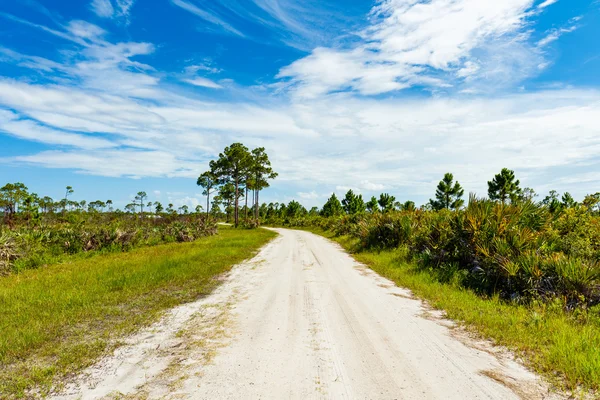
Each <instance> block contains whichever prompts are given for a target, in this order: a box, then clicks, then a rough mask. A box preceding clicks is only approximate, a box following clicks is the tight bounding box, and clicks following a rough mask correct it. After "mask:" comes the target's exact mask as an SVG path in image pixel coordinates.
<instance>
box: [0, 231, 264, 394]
mask: <svg viewBox="0 0 600 400" xmlns="http://www.w3.org/2000/svg"><path fill="white" fill-rule="evenodd" d="M273 236H275V234H274V233H272V232H270V231H266V230H264V229H258V230H246V231H242V230H234V229H229V228H226V227H224V228H222V229H220V234H219V235H217V236H211V237H205V238H201V239H199V240H197V241H195V242H190V243H180V244H176V243H174V244H165V245H157V246H153V247H145V248H139V249H134V250H132V251H130V252H128V253H113V254H104V255H97V256H94V257H89V258H86V259H74V260H71V261H66V262H63V263H60V264H56V265H50V266H47V267H46V268H40V269H35V270H25V271H22V272H21V273H19V274H14V275H10V276H7V277H4V278H0V309H1V310H2V313H0V398H11V397H21V396H25V395H26V392H27V390H28V389H30V388H32V387H42V388H43V389H45V390H47V389H48V388H49V387H50V386H51V384H52V383H53V382H55V381H56V379H58V378H61V377H64V376H66V375H68V374H72V373H75V372H77V371H79V370H81V369H82V368H84V367H86V366H88V365H90V364H91V363H92V362H93V361H94V360H95V359H97V358H98V357H99V356H100V355H102V354H105V353H106V352H107V351H108V350H110V349H111V348H112V346H114V345H115V340H116V339H117V338H119V337H120V336H122V335H126V334H129V333H131V332H133V331H135V330H136V329H138V328H140V327H141V326H144V325H147V324H149V323H151V322H153V321H155V320H156V319H157V318H158V317H159V316H160V315H161V313H162V312H163V311H164V310H166V309H168V308H170V307H173V306H175V305H177V304H180V303H183V302H188V301H192V300H194V299H197V298H198V297H200V296H203V295H206V294H208V293H210V291H211V290H212V289H213V287H214V286H215V285H216V284H217V281H216V280H215V279H214V278H215V277H216V276H217V275H219V274H221V273H223V272H226V271H227V270H229V269H230V268H231V266H232V265H234V264H236V263H238V262H240V261H242V260H244V259H246V258H248V257H250V256H251V255H252V254H253V253H254V252H255V251H256V250H257V249H258V248H259V247H260V246H261V245H263V244H264V243H266V242H267V241H268V240H270V239H271V238H272V237H273Z"/></svg>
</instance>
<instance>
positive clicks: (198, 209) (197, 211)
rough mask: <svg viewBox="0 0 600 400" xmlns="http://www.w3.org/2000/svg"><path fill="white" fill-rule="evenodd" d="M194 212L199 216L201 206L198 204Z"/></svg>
mask: <svg viewBox="0 0 600 400" xmlns="http://www.w3.org/2000/svg"><path fill="white" fill-rule="evenodd" d="M194 210H195V211H196V214H200V213H201V212H202V206H201V205H200V204H198V205H197V206H196V208H195V209H194Z"/></svg>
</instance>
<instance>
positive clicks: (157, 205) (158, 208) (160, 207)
mask: <svg viewBox="0 0 600 400" xmlns="http://www.w3.org/2000/svg"><path fill="white" fill-rule="evenodd" d="M163 210H164V208H163V205H162V204H161V203H160V202H158V201H155V202H154V213H155V214H156V215H159V214H160V213H161V212H163Z"/></svg>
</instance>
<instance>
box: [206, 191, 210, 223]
mask: <svg viewBox="0 0 600 400" xmlns="http://www.w3.org/2000/svg"><path fill="white" fill-rule="evenodd" d="M209 204H210V189H207V190H206V220H207V221H208V213H209V211H210V210H209V208H208V206H209Z"/></svg>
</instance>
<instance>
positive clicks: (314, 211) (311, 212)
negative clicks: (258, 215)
mask: <svg viewBox="0 0 600 400" xmlns="http://www.w3.org/2000/svg"><path fill="white" fill-rule="evenodd" d="M261 207H262V206H261ZM308 215H310V216H311V217H316V216H317V215H319V207H312V208H311V209H310V210H309V211H308Z"/></svg>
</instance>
